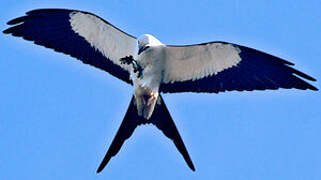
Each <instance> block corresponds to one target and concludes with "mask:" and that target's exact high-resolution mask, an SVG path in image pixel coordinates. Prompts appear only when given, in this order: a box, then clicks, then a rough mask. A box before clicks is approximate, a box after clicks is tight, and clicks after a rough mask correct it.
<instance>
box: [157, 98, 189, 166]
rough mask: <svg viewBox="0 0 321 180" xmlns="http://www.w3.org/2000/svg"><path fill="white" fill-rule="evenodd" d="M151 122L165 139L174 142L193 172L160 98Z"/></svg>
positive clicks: (182, 143)
mask: <svg viewBox="0 0 321 180" xmlns="http://www.w3.org/2000/svg"><path fill="white" fill-rule="evenodd" d="M151 121H152V123H153V124H154V125H155V126H156V127H157V128H158V129H160V130H161V131H162V132H163V133H164V134H165V136H166V137H168V138H169V139H171V140H172V141H173V142H174V144H175V146H176V148H177V149H178V151H179V152H180V153H181V154H182V156H183V157H184V159H185V161H186V163H187V165H188V166H189V168H191V170H193V171H195V167H194V165H193V162H192V160H191V158H190V156H189V154H188V152H187V149H186V147H185V145H184V142H183V140H182V138H181V136H180V134H179V132H178V130H177V128H176V125H175V123H174V121H173V119H172V117H171V115H170V113H169V111H168V109H167V107H166V105H165V103H164V100H163V98H162V97H161V96H159V99H158V101H157V106H156V107H155V110H154V112H153V115H152V118H151Z"/></svg>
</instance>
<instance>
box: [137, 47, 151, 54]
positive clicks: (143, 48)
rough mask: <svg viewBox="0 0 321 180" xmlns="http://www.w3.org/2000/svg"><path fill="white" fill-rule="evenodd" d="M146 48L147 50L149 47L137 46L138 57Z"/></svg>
mask: <svg viewBox="0 0 321 180" xmlns="http://www.w3.org/2000/svg"><path fill="white" fill-rule="evenodd" d="M148 48H149V46H139V49H138V55H140V53H142V52H144V51H145V50H146V49H148Z"/></svg>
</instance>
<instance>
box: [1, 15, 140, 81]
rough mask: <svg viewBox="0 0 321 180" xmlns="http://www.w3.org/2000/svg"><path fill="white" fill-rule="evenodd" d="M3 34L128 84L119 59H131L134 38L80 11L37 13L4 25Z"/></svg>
mask: <svg viewBox="0 0 321 180" xmlns="http://www.w3.org/2000/svg"><path fill="white" fill-rule="evenodd" d="M7 24H8V25H13V26H12V27H10V28H8V29H6V30H4V31H3V32H4V33H6V34H11V35H13V36H18V37H23V38H24V39H25V40H29V41H33V42H34V43H35V44H38V45H41V46H45V47H47V48H52V49H54V50H55V51H57V52H62V53H65V54H69V55H71V56H72V57H75V58H77V59H79V60H81V61H82V62H83V63H85V64H90V65H93V66H95V67H97V68H99V69H102V70H104V71H107V72H109V73H110V74H112V75H114V76H116V77H118V78H119V79H122V80H124V81H125V82H128V83H132V82H131V80H130V78H129V71H130V68H131V67H130V66H128V65H124V64H121V63H120V61H119V59H120V58H122V57H125V56H129V55H134V53H135V50H136V43H137V42H136V38H135V37H133V36H131V35H129V34H126V33H125V32H123V31H121V30H119V29H118V28H116V27H114V26H113V25H111V24H110V23H108V22H107V21H105V20H103V19H102V18H100V17H98V16H96V15H94V14H91V13H88V12H83V11H77V10H66V9H37V10H33V11H29V12H27V13H26V15H25V16H22V17H18V18H16V19H13V20H11V21H9V22H8V23H7Z"/></svg>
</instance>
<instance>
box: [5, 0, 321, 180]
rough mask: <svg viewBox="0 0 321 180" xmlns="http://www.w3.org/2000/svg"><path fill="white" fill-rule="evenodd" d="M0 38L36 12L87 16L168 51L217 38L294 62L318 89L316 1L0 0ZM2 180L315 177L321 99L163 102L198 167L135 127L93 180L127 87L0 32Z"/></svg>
mask: <svg viewBox="0 0 321 180" xmlns="http://www.w3.org/2000/svg"><path fill="white" fill-rule="evenodd" d="M0 6H1V7H2V11H0V29H1V30H4V29H5V28H7V27H8V26H7V25H6V24H5V23H6V22H7V21H8V20H10V19H12V18H14V17H18V16H21V15H23V14H24V12H26V11H29V10H32V9H37V8H68V9H79V10H84V11H89V12H92V13H95V14H97V15H99V16H101V17H103V18H104V19H106V20H107V21H109V22H111V23H112V24H114V25H115V26H117V27H119V28H121V29H122V30H124V31H126V32H128V33H130V34H132V35H135V36H139V35H141V34H144V33H150V34H153V35H154V36H156V37H157V38H158V39H159V40H160V41H162V42H163V43H165V44H171V45H174V44H179V45H181V44H192V43H201V42H206V41H213V40H220V41H227V42H232V43H236V44H241V45H245V46H249V47H253V48H256V49H259V50H262V51H265V52H268V53H270V54H273V55H276V56H278V57H281V58H284V59H286V60H289V61H291V62H294V63H295V64H296V66H295V67H296V68H297V69H299V70H301V71H303V72H305V73H307V74H309V75H311V76H313V77H315V78H316V79H317V80H318V81H317V82H315V83H313V85H315V86H316V87H318V88H320V87H321V84H320V81H321V72H320V68H321V49H320V40H321V23H320V22H321V21H320V19H321V11H320V7H321V2H320V1H318V0H310V1H292V0H284V1H278V0H269V1H254V0H252V1H251V0H242V1H236V0H233V1H217V0H208V1H195V0H190V1H187V0H186V1H184V3H183V1H175V2H174V1H167V0H163V1H159V2H156V1H129V0H125V1H105V0H91V1H83V0H77V1H75V0H74V1H55V2H52V1H48V0H41V1H40V0H38V1H35V0H33V1H26V0H19V1H18V0H16V1H14V0H11V1H8V0H2V1H1V2H0ZM0 42H1V48H0V54H1V55H0V92H1V93H0V99H1V101H0V132H1V133H0V179H5V180H14V179H24V180H35V179H47V180H50V179H55V180H56V179H77V180H82V179H86V180H87V179H178V178H184V179H233V180H238V179H240V180H241V179H242V180H243V179H247V180H252V179H253V180H256V179H259V180H265V179H266V180H270V179H274V180H277V179H292V180H296V179H309V180H318V179H321V153H320V152H321V143H320V137H321V108H320V104H321V95H320V91H317V92H315V91H301V90H295V89H291V90H278V91H271V90H270V91H255V92H228V93H221V94H193V93H181V94H165V95H164V100H165V102H166V104H167V106H168V108H169V110H170V113H171V115H172V117H173V119H174V120H175V122H176V124H177V127H178V129H179V131H180V133H181V136H182V138H183V140H184V142H185V145H186V146H187V149H188V151H189V153H190V155H191V158H192V160H193V162H194V165H195V167H196V172H192V171H191V170H190V169H189V168H188V167H187V166H186V164H185V162H184V160H183V158H182V157H181V155H180V154H179V153H178V152H177V150H176V148H175V147H174V145H173V144H172V142H171V141H169V140H168V139H167V138H165V136H164V135H163V134H162V133H161V132H160V131H159V130H158V129H157V128H155V127H153V126H141V127H139V128H138V129H136V131H135V132H134V135H133V136H132V137H131V138H130V139H129V141H127V142H126V143H125V144H124V146H123V148H122V149H121V151H120V153H119V154H118V155H117V156H116V157H115V158H113V159H112V160H111V161H110V163H109V164H108V166H107V167H106V168H105V169H104V171H103V172H102V173H101V174H98V175H97V174H96V173H95V171H96V168H97V167H98V165H99V163H100V162H101V160H102V158H103V156H104V155H105V152H106V149H107V148H108V146H109V145H110V143H111V141H112V138H113V137H114V135H115V133H116V131H117V129H118V127H119V125H120V123H121V121H122V118H123V116H124V114H125V112H126V109H127V106H128V103H129V100H130V98H131V95H132V93H133V88H132V87H130V86H129V85H127V84H125V83H123V82H121V81H119V80H118V79H116V78H114V77H112V76H111V75H109V74H107V73H105V72H103V71H100V70H97V69H95V68H93V67H90V66H88V65H84V64H82V63H80V62H79V61H77V60H75V59H73V58H71V57H69V56H66V55H63V54H59V53H56V52H54V51H52V50H50V49H46V48H44V47H40V46H36V45H34V44H32V43H31V42H27V41H24V40H22V39H19V38H14V37H11V36H8V35H4V34H0Z"/></svg>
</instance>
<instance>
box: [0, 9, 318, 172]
mask: <svg viewBox="0 0 321 180" xmlns="http://www.w3.org/2000/svg"><path fill="white" fill-rule="evenodd" d="M7 24H8V25H12V27H10V28H8V29H6V30H4V31H3V33H5V34H11V35H13V36H17V37H22V38H23V39H25V40H29V41H33V42H34V43H35V44H38V45H41V46H45V47H47V48H52V49H54V50H55V51H57V52H62V53H65V54H68V55H70V56H72V57H75V58H77V59H79V60H81V61H82V62H83V63H85V64H90V65H92V66H95V67H97V68H99V69H101V70H104V71H107V72H108V73H110V74H112V75H113V76H116V77H117V78H119V79H121V80H123V81H125V82H126V83H128V84H130V85H132V86H133V87H134V93H133V94H134V95H133V97H132V99H131V101H130V104H129V107H128V110H127V112H126V115H125V117H124V119H123V121H122V123H121V125H120V127H119V129H118V131H117V133H116V136H115V137H114V139H113V141H112V143H111V145H110V147H109V149H108V151H107V153H106V155H105V157H104V159H103V161H102V162H101V164H100V166H99V167H98V170H97V173H99V172H101V171H102V170H103V168H104V167H105V166H106V165H107V163H108V162H109V160H110V159H111V158H112V157H113V156H115V155H116V154H117V153H118V152H119V150H120V148H121V146H122V145H123V143H124V142H125V140H126V139H128V138H129V137H130V136H131V135H132V134H133V132H134V130H135V128H136V127H137V126H139V125H142V124H149V123H151V124H153V125H155V126H156V127H157V128H159V129H160V130H161V131H162V132H163V133H164V135H165V136H167V137H168V138H170V139H171V140H172V141H173V142H174V144H175V146H176V148H177V149H178V151H179V152H180V153H181V154H182V156H183V158H184V159H185V161H186V163H187V165H188V166H189V168H190V169H191V170H193V171H195V168H194V165H193V163H192V160H191V158H190V156H189V154H188V152H187V149H186V147H185V145H184V143H183V140H182V138H181V136H180V134H179V132H178V130H177V128H176V126H175V123H174V121H173V119H172V117H171V115H170V113H169V111H168V109H167V108H166V105H165V103H164V100H163V98H162V96H161V93H176V92H197V93H201V92H207V93H219V92H225V91H234V90H236V91H253V90H265V89H279V88H286V89H290V88H296V89H302V90H306V89H310V90H318V89H317V88H316V87H314V86H313V85H311V84H309V83H308V82H306V80H310V81H316V80H315V79H314V78H313V77H311V76H309V75H307V74H305V73H303V72H300V71H298V70H296V69H294V68H293V65H294V64H293V63H291V62H289V61H286V60H283V59H281V58H278V57H275V56H272V55H269V54H266V53H264V52H261V51H258V50H255V49H252V48H248V47H244V46H241V45H237V44H232V43H227V42H221V41H213V42H208V43H202V44H194V45H185V46H170V45H164V44H163V43H161V42H160V41H159V40H157V39H156V38H155V37H153V36H152V35H149V34H144V35H142V36H140V37H138V38H136V37H134V36H132V35H129V34H127V33H125V32H123V31H122V30H120V29H118V28H116V27H115V26H113V25H112V24H110V23H109V22H107V21H105V20H104V19H102V18H100V17H98V16H96V15H94V14H92V13H88V12H84V11H78V10H67V9H36V10H32V11H29V12H27V13H26V15H25V16H22V17H18V18H16V19H13V20H11V21H9V22H8V23H7Z"/></svg>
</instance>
